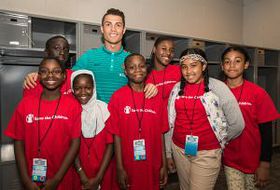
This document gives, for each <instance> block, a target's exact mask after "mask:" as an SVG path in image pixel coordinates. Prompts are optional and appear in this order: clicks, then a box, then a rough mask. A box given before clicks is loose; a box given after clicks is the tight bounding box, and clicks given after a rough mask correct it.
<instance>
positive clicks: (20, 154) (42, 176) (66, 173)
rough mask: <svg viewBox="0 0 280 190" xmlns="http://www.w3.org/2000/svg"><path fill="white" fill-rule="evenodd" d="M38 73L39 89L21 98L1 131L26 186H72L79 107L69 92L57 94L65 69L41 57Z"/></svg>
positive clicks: (34, 187)
mask: <svg viewBox="0 0 280 190" xmlns="http://www.w3.org/2000/svg"><path fill="white" fill-rule="evenodd" d="M38 73H39V79H40V83H41V85H42V86H43V92H42V93H41V94H40V95H37V94H34V95H30V96H27V97H24V98H23V99H22V100H21V102H20V103H19V105H18V107H17V108H16V110H15V112H14V114H13V116H12V118H11V120H10V122H9V125H8V127H7V129H6V130H5V134H6V135H7V136H9V137H11V138H13V139H14V140H15V142H14V146H15V158H16V162H17V166H18V168H19V174H20V177H21V180H22V182H23V185H24V187H25V188H26V189H39V187H41V188H44V189H58V190H69V189H73V179H74V174H75V173H74V172H75V170H74V168H73V167H72V163H73V161H74V159H75V157H76V155H77V153H78V150H79V145H80V133H81V106H80V104H79V103H78V102H77V101H76V100H75V99H74V98H73V96H72V95H62V94H61V91H60V88H61V85H62V84H63V82H64V80H65V69H64V67H63V66H62V65H61V64H60V63H59V60H58V59H56V58H50V57H48V58H45V59H43V60H42V62H41V64H40V66H39V72H38Z"/></svg>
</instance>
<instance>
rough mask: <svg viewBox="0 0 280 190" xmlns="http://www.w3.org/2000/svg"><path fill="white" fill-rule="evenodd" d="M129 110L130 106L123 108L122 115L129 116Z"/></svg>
mask: <svg viewBox="0 0 280 190" xmlns="http://www.w3.org/2000/svg"><path fill="white" fill-rule="evenodd" d="M130 110H131V108H130V106H125V107H124V113H125V114H130Z"/></svg>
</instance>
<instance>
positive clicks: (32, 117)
mask: <svg viewBox="0 0 280 190" xmlns="http://www.w3.org/2000/svg"><path fill="white" fill-rule="evenodd" d="M25 120H26V123H33V120H34V115H33V114H32V113H30V114H28V115H27V116H26V119H25Z"/></svg>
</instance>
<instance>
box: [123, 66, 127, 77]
mask: <svg viewBox="0 0 280 190" xmlns="http://www.w3.org/2000/svg"><path fill="white" fill-rule="evenodd" d="M122 68H123V72H124V74H125V76H127V72H126V70H125V65H124V64H122Z"/></svg>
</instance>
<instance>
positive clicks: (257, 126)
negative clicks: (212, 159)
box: [221, 46, 279, 190]
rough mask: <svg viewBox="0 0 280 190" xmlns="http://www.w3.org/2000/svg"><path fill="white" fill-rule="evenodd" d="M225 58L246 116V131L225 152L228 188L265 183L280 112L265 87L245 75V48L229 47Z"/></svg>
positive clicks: (224, 64)
mask: <svg viewBox="0 0 280 190" xmlns="http://www.w3.org/2000/svg"><path fill="white" fill-rule="evenodd" d="M221 58H222V69H223V71H224V74H225V76H226V84H227V85H228V86H229V87H230V89H231V91H232V93H233V94H234V95H235V97H236V99H237V101H238V103H239V106H240V109H241V111H242V114H243V117H244V120H245V129H244V130H243V132H242V134H241V135H240V136H239V137H238V138H236V139H234V140H232V141H231V142H230V143H229V144H228V145H227V146H226V148H225V150H224V154H223V162H224V165H225V173H226V177H227V184H228V189H230V190H231V189H232V190H233V189H254V188H255V185H256V186H259V187H263V186H265V185H266V184H267V182H268V179H269V168H270V162H271V155H272V121H273V120H276V119H278V118H279V113H278V111H277V109H276V108H275V106H274V104H273V102H272V100H271V98H270V96H269V95H268V94H267V92H266V91H265V90H264V89H262V88H261V87H259V86H258V85H256V84H254V83H252V82H249V81H247V80H245V79H244V78H243V73H244V72H245V70H246V69H247V68H248V67H249V59H250V58H249V55H248V53H247V52H246V50H245V49H243V48H241V47H238V46H234V47H229V48H227V49H226V50H225V51H224V52H223V54H222V57H221Z"/></svg>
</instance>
